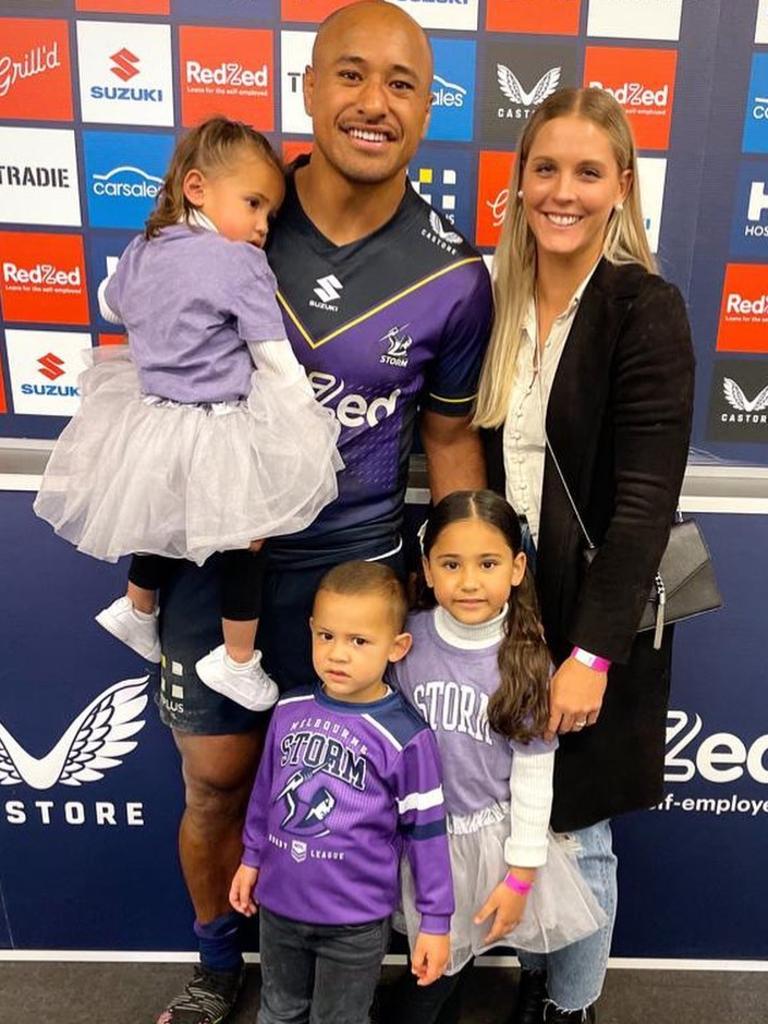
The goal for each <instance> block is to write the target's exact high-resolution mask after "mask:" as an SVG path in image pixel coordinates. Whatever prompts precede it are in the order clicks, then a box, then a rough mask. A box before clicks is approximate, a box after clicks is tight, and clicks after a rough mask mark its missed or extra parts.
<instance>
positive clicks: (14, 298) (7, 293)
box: [0, 231, 89, 324]
mask: <svg viewBox="0 0 768 1024" xmlns="http://www.w3.org/2000/svg"><path fill="white" fill-rule="evenodd" d="M0 296H1V297H2V306H3V316H4V318H5V319H6V320H8V321H11V322H13V321H19V322H22V323H41V324H87V323H88V322H89V316H88V294H87V290H86V280H85V257H84V254H83V238H82V235H47V234H45V235H43V234H36V233H30V232H23V233H22V232H20V231H19V232H17V231H3V232H0Z"/></svg>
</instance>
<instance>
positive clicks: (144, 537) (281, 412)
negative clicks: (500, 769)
mask: <svg viewBox="0 0 768 1024" xmlns="http://www.w3.org/2000/svg"><path fill="white" fill-rule="evenodd" d="M94 351H95V352H96V353H98V357H97V361H96V362H95V363H94V365H92V366H91V367H89V369H87V370H86V371H85V372H84V373H83V374H82V375H81V377H80V381H79V384H80V391H81V396H82V399H81V406H80V409H79V411H78V412H77V413H76V415H75V416H74V417H73V418H72V420H70V422H69V424H68V425H67V426H66V428H65V429H64V431H63V432H62V434H61V436H60V438H59V440H58V442H57V443H56V446H55V447H54V450H53V452H52V454H51V458H50V460H49V462H48V466H47V468H46V470H45V474H44V476H43V480H42V484H41V487H40V491H39V493H38V496H37V499H36V501H35V505H34V509H35V512H36V513H37V515H39V516H41V517H42V518H43V519H45V520H47V521H48V522H49V523H50V524H51V525H52V526H53V528H54V530H55V531H56V532H57V533H58V534H60V535H61V536H62V537H64V538H65V539H66V540H68V541H70V542H71V543H72V544H75V545H76V546H77V547H78V549H79V550H81V551H84V552H85V553H86V554H89V555H92V556H94V557H95V558H101V559H104V560H105V561H108V562H114V561H116V560H117V559H118V558H120V556H121V555H126V554H130V553H133V552H143V553H146V554H158V555H166V556H168V557H171V558H188V559H190V560H191V561H193V562H197V563H198V564H199V565H200V564H202V563H203V562H204V561H205V560H206V558H208V557H209V555H211V554H212V553H213V552H214V551H226V550H231V549H239V548H246V547H247V546H248V544H249V543H250V541H252V540H256V539H259V538H263V537H273V536H282V535H284V534H289V533H295V532H297V531H299V530H303V529H304V528H305V527H306V526H309V524H310V523H311V522H312V521H313V520H314V519H315V518H316V517H317V515H318V513H319V512H320V510H321V509H322V508H323V507H324V506H325V505H327V504H328V503H329V502H331V501H333V500H334V498H335V497H336V495H337V493H338V487H337V482H336V473H337V471H338V470H339V469H340V468H342V465H343V464H342V461H341V459H340V457H339V455H338V452H337V451H336V441H337V439H338V436H339V429H340V428H339V425H338V423H337V422H336V420H335V418H334V416H333V414H332V413H331V412H329V411H328V410H327V409H325V408H323V407H322V406H321V405H319V404H318V403H317V402H316V401H315V400H314V398H313V397H312V394H311V391H310V389H309V388H308V387H307V383H306V380H301V379H299V378H295V379H293V380H288V379H286V378H284V377H281V376H279V375H278V374H275V373H271V372H269V371H263V370H262V371H256V372H254V374H253V376H252V378H251V392H250V394H249V395H248V398H247V400H245V401H242V402H231V403H221V404H218V405H183V404H179V403H176V402H169V401H164V400H160V399H157V398H152V397H147V396H144V395H143V394H142V392H141V389H140V386H139V379H138V375H137V372H136V368H135V366H134V365H133V363H132V361H131V360H130V358H129V356H128V350H127V347H122V346H120V347H116V348H110V349H103V350H94Z"/></svg>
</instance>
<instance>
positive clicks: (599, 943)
mask: <svg viewBox="0 0 768 1024" xmlns="http://www.w3.org/2000/svg"><path fill="white" fill-rule="evenodd" d="M568 836H569V837H570V838H571V839H572V840H573V843H574V852H575V853H576V857H577V859H578V862H579V867H580V868H581V873H582V875H583V876H584V880H585V881H586V883H587V885H588V886H589V887H590V889H591V890H592V892H593V893H594V895H595V899H596V900H597V902H598V903H599V904H600V906H601V907H602V908H603V910H604V911H605V913H606V914H607V916H608V922H607V923H606V924H605V925H604V926H603V927H602V928H601V929H600V931H598V932H595V934H594V935H590V936H589V938H586V939H582V940H581V941H580V942H574V943H572V944H571V945H570V946H565V947H564V948H563V949H559V950H557V951H556V952H555V953H548V954H541V953H526V952H525V950H522V949H521V950H519V951H518V958H519V960H520V963H521V964H522V966H523V967H524V968H526V970H529V971H546V972H547V994H548V996H549V998H550V999H551V1001H552V1002H553V1003H555V1005H556V1006H557V1007H559V1009H561V1010H571V1011H573V1010H582V1009H585V1008H586V1007H587V1006H591V1004H592V1003H594V1002H595V1000H596V999H597V998H598V996H599V995H600V993H601V991H602V989H603V981H604V980H605V971H606V968H607V966H608V954H609V952H610V949H611V938H612V936H613V924H614V921H615V920H616V902H617V889H616V855H615V854H614V852H613V849H612V847H611V825H610V822H609V821H600V822H598V823H597V824H596V825H592V826H590V827H589V828H584V829H580V830H578V831H576V832H569V833H568Z"/></svg>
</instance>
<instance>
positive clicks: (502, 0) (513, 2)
mask: <svg viewBox="0 0 768 1024" xmlns="http://www.w3.org/2000/svg"><path fill="white" fill-rule="evenodd" d="M580 13H581V0H488V9H487V12H486V16H485V27H486V28H487V29H489V30H490V31H491V32H531V33H533V34H534V35H561V36H576V35H578V34H579V15H580Z"/></svg>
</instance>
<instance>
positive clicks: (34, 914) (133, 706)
mask: <svg viewBox="0 0 768 1024" xmlns="http://www.w3.org/2000/svg"><path fill="white" fill-rule="evenodd" d="M31 502H32V496H31V495H30V494H21V493H11V492H7V491H6V492H1V491H0V517H1V518H2V522H3V530H2V533H0V564H2V565H3V567H4V570H5V572H6V578H7V579H9V580H13V586H12V587H10V586H8V587H3V588H2V589H0V621H2V622H3V623H4V624H5V625H6V635H8V636H11V637H14V640H13V642H12V644H13V646H12V648H11V651H10V657H8V656H7V655H6V657H4V658H3V659H2V663H0V950H2V949H3V948H6V949H75V950H78V949H80V950H82V949H106V950H187V949H189V948H191V944H190V938H191V933H190V926H191V921H192V912H191V909H190V907H189V904H188V902H187V897H186V893H185V891H184V889H183V885H182V882H181V876H180V872H179V869H178V862H177V858H176V827H177V822H178V816H179V811H180V808H181V805H182V791H181V783H180V779H179V772H178V758H177V755H176V752H175V749H174V747H173V743H172V742H171V738H170V735H169V734H168V733H167V731H166V730H165V729H164V727H163V726H162V725H160V724H159V721H158V718H157V714H156V710H155V708H154V707H153V706H152V702H153V700H154V699H155V698H156V696H157V695H158V692H159V687H158V681H157V678H156V673H155V672H154V671H153V672H152V673H151V674H149V675H148V673H147V664H146V663H145V662H143V661H142V660H141V659H140V658H138V657H137V656H135V655H133V654H132V652H131V651H129V650H128V649H123V648H122V647H121V645H120V644H116V643H115V641H114V640H113V639H112V638H110V637H109V636H108V635H107V634H106V633H104V631H103V630H101V629H100V628H99V627H98V626H97V625H96V623H95V622H94V621H93V619H92V615H93V612H94V609H96V608H99V607H102V605H103V604H104V603H105V602H106V601H107V600H108V599H109V598H110V597H111V596H113V595H114V594H115V593H116V592H118V590H119V588H120V587H121V586H122V585H123V574H122V572H121V570H120V567H116V566H109V565H105V564H104V563H100V562H96V561H95V560H93V559H88V558H84V557H82V556H81V555H79V554H78V553H77V552H76V551H75V550H74V549H73V548H70V547H69V545H67V544H63V543H61V541H59V540H58V539H57V538H56V537H55V536H54V535H53V533H52V532H51V530H49V529H48V527H47V526H46V525H45V524H44V523H42V522H41V521H40V520H36V519H35V518H34V517H33V516H32V513H31ZM699 518H700V520H701V521H702V523H703V527H704V529H705V530H706V533H707V538H708V541H709V542H710V544H711V547H712V551H713V555H714V557H715V559H716V561H717V565H718V571H719V576H720V582H721V585H722V588H723V592H724V596H725V600H726V608H725V609H724V610H723V611H721V612H719V613H718V617H717V619H715V618H709V617H708V618H705V619H701V620H698V621H693V622H690V623H686V624H685V625H684V626H681V627H679V628H678V635H677V638H676V651H675V672H674V684H673V693H672V701H671V707H672V709H673V710H672V711H671V712H670V716H669V722H668V730H667V755H666V764H667V781H668V787H667V789H668V792H667V796H666V799H665V800H664V802H663V803H662V804H661V805H660V807H658V808H657V809H655V810H652V811H648V812H643V813H641V814H635V815H630V816H628V817H627V818H625V819H622V820H619V821H617V822H616V827H615V829H616V836H617V847H618V851H619V855H620V860H619V863H620V872H621V887H622V888H621V900H620V907H619V919H618V927H617V933H616V939H615V942H614V947H613V954H614V956H631V957H677V958H702V959H714V958H723V959H749V958H754V959H765V960H768V933H767V932H766V929H765V920H764V908H765V906H766V905H767V903H768V879H766V874H765V872H764V871H762V870H761V869H760V867H761V865H762V863H763V861H764V853H765V849H766V840H767V839H768V735H767V733H768V727H767V726H766V718H765V699H764V695H763V689H762V687H761V686H760V685H758V682H759V680H760V679H761V677H762V674H763V671H764V661H765V657H764V650H763V644H762V638H763V635H764V632H765V629H764V618H765V615H764V607H765V601H764V591H765V583H764V581H765V578H766V573H767V572H768V555H766V554H765V545H764V543H763V540H764V533H765V529H764V524H763V519H762V517H760V516H740V517H738V520H737V521H734V517H733V516H725V515H702V516H700V517H699ZM73 581H76V588H75V586H74V585H73ZM31 608H34V609H35V615H34V618H33V617H32V616H31V615H30V611H29V609H31ZM714 625H716V627H717V628H714V629H713V628H712V627H713V626H714ZM724 637H727V638H728V652H729V654H728V657H727V658H726V657H723V638H724ZM86 650H87V652H88V656H87V658H86V657H84V656H83V652H84V651H86ZM172 668H173V666H171V669H172ZM162 698H163V699H165V700H168V701H183V700H184V693H183V690H182V689H181V687H179V686H177V685H175V684H174V681H173V673H172V671H171V673H170V674H169V675H168V679H167V682H166V684H165V686H164V690H163V691H162Z"/></svg>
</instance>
